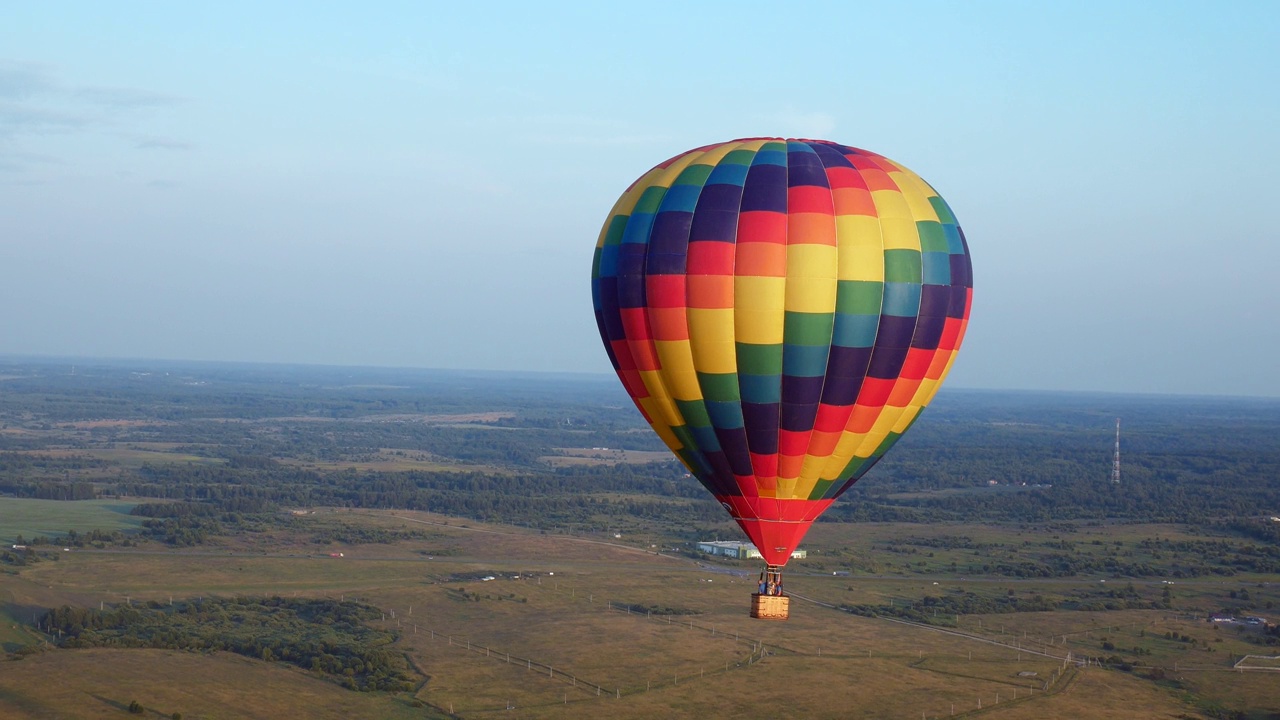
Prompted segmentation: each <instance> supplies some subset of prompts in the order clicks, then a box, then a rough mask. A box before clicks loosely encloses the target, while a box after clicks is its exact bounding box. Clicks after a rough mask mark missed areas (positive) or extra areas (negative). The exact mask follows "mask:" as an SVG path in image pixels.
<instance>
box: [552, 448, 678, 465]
mask: <svg viewBox="0 0 1280 720" xmlns="http://www.w3.org/2000/svg"><path fill="white" fill-rule="evenodd" d="M556 452H559V453H560V455H548V456H545V457H542V458H539V460H542V461H543V462H545V463H547V464H549V465H552V466H554V467H567V466H570V465H617V464H619V463H623V464H630V465H643V464H645V463H652V462H664V461H667V460H670V459H671V453H669V452H667V451H666V450H663V451H661V452H659V451H655V450H618V449H616V448H556Z"/></svg>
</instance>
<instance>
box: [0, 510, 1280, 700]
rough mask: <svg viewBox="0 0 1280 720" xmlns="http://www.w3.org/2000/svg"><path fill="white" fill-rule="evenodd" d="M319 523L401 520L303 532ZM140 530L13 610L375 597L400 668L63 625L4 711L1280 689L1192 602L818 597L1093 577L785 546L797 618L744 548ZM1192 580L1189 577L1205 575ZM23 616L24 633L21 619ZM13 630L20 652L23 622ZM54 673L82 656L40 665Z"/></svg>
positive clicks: (830, 540)
mask: <svg viewBox="0 0 1280 720" xmlns="http://www.w3.org/2000/svg"><path fill="white" fill-rule="evenodd" d="M300 528H301V529H300ZM325 528H330V529H333V528H339V529H343V530H345V531H346V532H347V533H348V534H351V532H352V530H353V529H355V528H365V529H369V530H378V531H382V532H391V531H395V532H400V533H414V535H413V536H412V537H411V538H409V539H399V540H396V541H393V542H388V543H342V542H327V543H324V544H318V543H316V542H314V540H313V538H314V537H315V535H316V533H317V532H322V531H324V530H325ZM821 530H822V532H820V533H817V537H815V539H814V540H815V541H814V542H813V543H811V544H810V547H811V548H812V552H813V553H814V557H819V558H821V557H825V556H829V555H832V554H835V553H836V552H837V550H838V549H839V548H842V547H844V546H845V543H849V542H854V543H858V542H864V543H865V542H871V543H872V544H873V545H874V544H875V543H877V542H888V541H891V540H893V539H895V538H901V537H903V536H912V537H916V536H921V535H927V534H929V533H936V532H939V530H938V529H937V528H928V527H919V526H917V527H911V526H905V525H901V524H884V525H872V526H868V527H854V526H824V527H822V528H821ZM841 530H843V532H841ZM992 533H993V534H992V535H991V536H989V537H990V538H992V539H994V538H996V537H998V536H1000V531H998V530H993V531H992ZM402 537H403V536H402ZM148 545H149V546H148ZM148 545H144V546H141V547H138V548H106V549H96V548H83V549H76V550H74V551H71V552H62V551H61V550H59V551H58V552H57V553H54V552H50V553H48V559H47V560H43V561H40V562H37V563H33V564H31V565H28V566H25V567H23V568H21V569H19V570H18V571H16V572H15V571H9V572H8V573H6V574H5V575H2V576H0V597H3V598H4V599H5V603H6V605H5V607H6V613H7V615H8V620H9V624H10V625H11V626H12V625H18V624H30V623H31V622H32V621H33V620H35V619H36V618H37V617H38V615H39V613H40V612H41V610H42V609H43V608H48V607H54V606H58V605H61V604H73V605H79V606H85V607H104V606H120V605H122V604H136V605H142V604H146V603H152V604H157V605H161V606H163V605H165V604H167V603H170V602H171V601H172V599H173V598H193V597H203V596H208V597H213V596H219V597H248V596H273V595H279V596H285V597H327V598H334V599H343V600H359V601H361V602H364V603H368V604H370V605H372V606H374V607H376V608H378V610H379V611H380V612H381V613H382V616H381V618H382V619H380V620H375V621H374V622H373V624H375V625H378V626H380V627H383V628H386V629H391V630H394V631H395V632H396V633H398V637H399V639H398V640H397V641H396V642H395V643H394V648H395V651H396V652H397V653H402V654H403V655H404V656H405V657H406V658H407V659H408V661H409V663H410V665H411V667H412V668H413V669H414V671H415V680H414V682H415V685H414V689H413V690H412V691H406V692H398V693H358V692H351V691H348V690H345V689H342V688H341V687H339V686H337V685H335V684H334V683H333V682H332V681H330V680H327V679H325V678H324V677H323V676H321V675H318V674H317V673H314V672H307V671H304V670H301V669H298V668H295V667H292V666H289V665H286V664H284V663H280V662H268V661H263V660H260V659H248V658H242V657H239V656H234V655H230V654H228V653H225V652H218V653H193V652H181V651H167V650H137V649H91V650H68V649H57V650H46V651H42V652H35V653H31V654H27V653H20V654H14V655H11V658H12V659H11V660H10V661H9V662H7V663H6V666H5V667H6V670H5V672H3V673H0V714H3V715H4V716H5V717H31V718H37V717H58V716H64V717H110V716H112V713H116V712H118V711H119V709H120V708H121V707H123V706H124V705H127V704H128V703H129V702H131V701H133V700H137V701H138V702H140V703H141V704H142V705H143V706H145V707H147V708H155V709H156V710H158V711H160V712H162V713H166V714H167V713H171V712H181V713H182V714H183V717H184V718H204V717H209V718H213V717H265V716H272V717H401V716H403V717H431V713H442V714H451V715H452V716H455V717H487V716H489V715H492V714H494V713H502V714H504V716H511V717H529V718H560V717H570V718H572V717H581V718H591V717H600V716H601V715H602V714H606V713H607V714H608V715H609V716H611V717H616V718H647V717H695V716H703V717H731V716H739V715H742V714H744V713H745V714H750V713H752V712H755V711H756V710H757V709H759V708H761V707H769V708H773V709H775V711H776V714H780V715H782V716H787V717H830V718H839V717H902V718H912V717H917V716H923V717H926V718H931V717H951V716H953V714H954V715H955V716H965V715H966V714H976V713H979V712H980V713H981V714H982V715H983V716H984V717H986V716H990V717H997V718H1006V717H1007V718H1020V717H1037V718H1077V717H1094V718H1104V717H1117V718H1119V717H1125V718H1169V717H1180V716H1186V717H1202V716H1203V715H1201V714H1200V713H1201V712H1203V710H1204V707H1205V704H1204V703H1205V702H1206V701H1207V702H1208V703H1209V704H1210V705H1215V706H1221V707H1225V708H1230V707H1233V706H1234V707H1247V708H1250V709H1251V710H1252V711H1263V710H1266V711H1267V712H1280V702H1278V700H1280V695H1276V694H1275V693H1274V690H1275V688H1276V687H1277V685H1276V683H1277V682H1280V676H1277V675H1276V674H1275V673H1261V672H1252V673H1241V672H1233V671H1232V668H1231V665H1232V660H1233V657H1234V656H1237V655H1238V654H1243V653H1244V651H1246V650H1247V648H1248V647H1249V645H1248V644H1247V643H1245V642H1244V641H1243V640H1241V639H1238V637H1236V636H1235V634H1234V633H1233V632H1232V631H1229V630H1222V629H1219V628H1216V627H1215V626H1213V625H1212V624H1209V623H1206V622H1205V620H1204V619H1203V618H1202V617H1201V618H1193V617H1192V616H1191V614H1186V613H1177V612H1169V611H1163V610H1158V611H1156V610H1115V611H1103V612H1079V611H1074V612H1073V611H1052V612H1026V613H1009V614H983V615H973V616H969V615H964V616H960V617H959V618H957V619H956V621H955V622H953V623H945V624H939V625H937V626H933V627H930V626H926V625H921V624H916V623H912V622H906V621H903V620H900V619H896V618H891V617H864V616H859V615H855V614H851V613H849V612H846V611H843V610H840V609H838V608H837V607H832V606H838V605H840V604H841V603H845V604H847V603H850V602H852V601H857V602H878V601H884V600H886V599H887V600H892V599H894V598H897V599H899V602H906V601H908V600H910V599H913V598H914V599H919V598H922V597H925V596H929V595H931V594H937V593H945V592H948V591H956V590H960V591H963V592H972V593H976V594H978V595H980V596H1000V595H1007V593H1008V592H1010V590H1011V589H1012V591H1013V592H1015V593H1037V592H1038V593H1045V592H1058V593H1063V592H1081V591H1090V592H1091V591H1093V590H1094V586H1096V585H1098V584H1099V583H1097V582H1096V581H1094V580H1089V581H1085V582H1084V583H1079V582H1074V583H1073V582H1058V583H1047V582H1039V583H1037V582H1028V583H1026V584H1025V587H1024V584H1023V583H1018V582H1003V581H995V580H992V579H990V578H974V579H966V580H959V579H958V578H951V579H948V580H931V579H927V577H928V576H926V579H922V578H912V577H902V576H888V575H879V576H877V575H870V574H853V575H834V576H833V575H832V574H831V572H830V571H820V570H817V569H816V568H814V567H810V566H808V565H806V563H804V562H800V561H797V562H794V563H793V564H792V565H791V566H789V568H790V572H789V574H788V589H789V591H790V592H791V593H792V594H793V596H794V599H793V612H792V619H791V620H789V621H787V622H784V623H772V622H765V621H755V620H751V619H749V618H748V617H747V616H746V608H747V604H748V601H749V593H750V592H751V590H752V587H753V585H754V577H753V572H754V567H753V566H752V565H751V564H750V563H745V562H742V563H739V562H736V561H729V562H726V563H714V562H710V561H709V560H697V559H694V558H690V557H685V556H679V555H677V556H672V555H670V554H659V553H658V552H657V551H656V549H654V548H649V547H638V546H636V545H633V544H629V543H628V542H627V541H626V539H617V538H612V537H609V538H604V539H601V538H596V537H565V536H558V535H554V534H546V533H541V532H536V531H530V530H525V529H520V528H513V527H510V526H501V525H486V524H483V523H477V522H474V521H468V520H461V519H458V518H450V517H444V516H438V515H431V514H426V513H410V512H404V511H396V512H383V511H379V512H370V511H349V510H336V511H326V510H320V511H317V512H315V513H314V514H312V515H308V516H306V522H305V524H303V525H301V526H296V527H295V528H294V529H293V530H287V531H286V530H272V531H270V532H267V533H264V534H262V535H261V536H253V535H250V536H246V537H238V538H230V539H227V540H225V541H219V542H218V543H216V544H206V545H204V546H201V547H199V548H195V549H187V550H173V549H167V548H161V547H158V546H154V544H148ZM338 553H340V554H341V557H336V556H335V555H337V554H338ZM935 583H937V584H936V585H935ZM1078 585H1086V587H1085V588H1084V589H1083V590H1081V588H1079V587H1077V586H1078ZM1188 587H1189V588H1192V587H1193V588H1195V590H1190V589H1189V590H1188V591H1187V592H1188V594H1190V595H1198V594H1204V593H1210V592H1212V591H1213V590H1214V588H1213V587H1212V586H1199V585H1194V584H1192V585H1190V586H1188ZM1151 590H1153V591H1155V588H1154V587H1153V588H1151ZM1262 591H1263V592H1267V593H1274V592H1275V590H1274V588H1273V587H1272V586H1270V585H1268V586H1267V587H1266V588H1264V589H1263V590H1262ZM1180 592H1181V590H1180ZM802 598H810V599H812V602H810V601H806V600H804V599H802ZM24 632H25V633H26V635H24V636H23V637H26V638H27V641H28V642H30V641H31V640H33V639H34V638H35V637H36V633H35V632H33V631H30V630H26V631H24ZM1168 633H1174V634H1176V635H1178V636H1179V637H1181V636H1183V635H1186V636H1189V637H1191V638H1193V640H1192V641H1191V642H1187V641H1184V640H1181V639H1179V640H1170V639H1167V637H1166V635H1167V634H1168ZM9 642H10V643H11V645H10V646H8V647H7V648H6V649H9V650H10V651H11V652H13V651H14V650H16V649H17V647H16V646H17V644H19V642H20V638H17V637H13V636H11V639H10V640H9ZM1104 642H1108V643H1111V644H1112V645H1113V646H1115V647H1122V648H1126V649H1128V648H1130V647H1131V646H1134V647H1137V646H1141V647H1146V648H1150V652H1151V654H1150V655H1149V656H1146V655H1143V656H1142V657H1150V660H1149V663H1150V667H1152V668H1155V667H1159V668H1164V670H1162V672H1163V673H1164V675H1163V677H1161V678H1159V679H1152V678H1151V677H1150V676H1151V675H1152V671H1151V670H1150V669H1144V668H1133V669H1130V670H1127V671H1126V670H1120V669H1114V668H1103V667H1094V666H1087V667H1082V666H1080V665H1079V664H1078V661H1079V660H1080V659H1082V658H1085V657H1098V656H1101V655H1102V654H1103V652H1102V647H1103V646H1102V643H1104ZM1206 646H1207V648H1208V649H1202V648H1205V647H1206ZM1068 657H1071V658H1072V661H1067V658H1068ZM1175 666H1176V669H1175ZM56 676H63V677H75V678H77V679H76V680H75V681H74V682H73V683H69V684H68V683H49V682H47V681H46V682H39V681H36V680H35V679H36V678H46V679H47V678H49V677H56ZM166 678H169V679H167V680H166ZM1196 698H1200V700H1196ZM1197 703H1200V704H1197ZM318 707H324V708H326V710H325V712H328V713H330V714H328V715H325V714H318V713H317V711H316V708H318ZM1138 708H1141V709H1138ZM1258 717H1264V715H1259V716H1258Z"/></svg>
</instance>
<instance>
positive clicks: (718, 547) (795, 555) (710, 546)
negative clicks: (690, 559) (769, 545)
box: [698, 540, 809, 560]
mask: <svg viewBox="0 0 1280 720" xmlns="http://www.w3.org/2000/svg"><path fill="white" fill-rule="evenodd" d="M698 552H704V553H706V554H708V555H722V556H724V557H731V558H738V559H740V560H743V559H746V560H749V559H751V558H758V557H761V555H760V551H759V550H757V549H756V546H755V545H752V544H751V543H749V542H736V541H733V540H714V541H711V542H700V543H698ZM808 555H809V553H808V551H805V550H792V551H791V558H792V559H793V560H800V559H803V558H805V557H808Z"/></svg>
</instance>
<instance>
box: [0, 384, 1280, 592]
mask: <svg viewBox="0 0 1280 720" xmlns="http://www.w3.org/2000/svg"><path fill="white" fill-rule="evenodd" d="M0 375H3V377H4V379H3V380H0V495H8V496H13V497H26V498H46V499H60V500H67V501H75V500H81V499H92V498H107V497H129V498H137V499H139V500H140V502H139V505H138V507H137V508H135V512H136V513H138V514H140V515H142V516H145V517H146V518H147V520H146V522H145V524H144V528H143V530H142V532H143V534H144V535H146V536H148V537H150V538H152V539H157V540H160V541H163V542H167V543H171V544H178V545H189V544H198V543H200V542H203V541H204V540H205V539H207V537H209V536H210V535H216V534H218V533H225V532H235V531H239V530H243V529H245V528H247V527H252V526H254V525H255V524H261V523H263V522H280V519H279V515H280V510H281V509H284V508H298V507H317V506H329V507H352V508H397V509H416V510H430V511H434V512H439V513H444V514H448V515H455V516H460V517H469V518H475V519H477V520H487V521H495V522H503V523H509V524H516V525H523V526H528V527H534V528H542V529H559V530H569V531H575V532H604V531H608V530H611V529H616V528H618V527H621V526H628V527H637V526H640V525H641V524H644V523H651V524H654V525H659V526H663V527H665V528H669V529H672V531H673V532H677V533H680V534H682V535H683V536H685V537H686V538H687V539H694V538H696V537H698V536H699V535H701V534H704V533H705V532H707V531H708V530H709V529H712V528H717V527H721V526H722V525H723V522H724V515H723V512H722V510H721V509H720V508H719V506H718V505H717V504H716V503H715V502H714V501H713V500H711V499H710V497H709V495H708V494H707V493H706V492H705V491H704V490H703V489H702V488H701V487H700V486H699V484H698V482H697V480H696V479H694V478H692V477H690V476H689V475H688V473H687V472H686V470H685V468H683V467H682V466H681V465H679V464H678V463H677V462H675V461H674V460H671V459H666V456H665V455H664V454H660V453H661V452H663V451H665V448H663V446H662V445H661V444H660V442H659V441H658V440H657V438H656V437H655V436H654V434H653V433H652V432H650V431H649V430H648V429H647V426H645V425H644V423H643V420H642V418H641V417H640V415H639V413H638V412H637V411H636V410H635V408H634V406H632V405H631V403H630V401H629V400H628V399H627V398H626V396H625V395H624V394H623V393H622V391H621V389H620V387H618V383H617V382H616V380H615V379H613V378H612V377H603V376H585V375H584V376H568V375H564V376H557V375H512V374H497V373H466V372H446V371H426V370H397V369H375V368H324V367H291V366H255V365H232V364H190V363H188V364H178V363H162V362H151V363H142V362H124V361H120V362H107V361H100V362H96V363H94V362H88V361H80V362H77V363H76V364H71V363H70V362H64V363H57V362H52V361H47V362H42V363H33V362H30V361H19V360H12V359H11V360H8V361H7V362H5V363H0ZM1116 418H1122V423H1123V434H1122V439H1121V443H1122V479H1121V482H1120V483H1118V484H1116V483H1112V482H1111V481H1110V475H1111V464H1112V449H1113V442H1114V427H1115V426H1114V423H1115V419H1116ZM1277 429H1280V401H1275V400H1266V399H1251V398H1211V397H1167V396H1139V395H1134V396H1124V395H1101V394H1098V395H1092V394H1080V393H1027V392H995V391H973V390H956V391H944V392H943V393H942V394H941V395H939V397H938V398H937V399H936V400H935V402H934V403H933V405H931V406H930V407H929V408H928V409H927V410H926V411H925V412H924V414H923V415H922V419H921V420H920V421H919V422H917V423H916V425H915V426H914V427H913V428H912V431H911V432H910V433H908V434H907V435H906V436H905V437H904V438H903V439H902V441H901V442H899V443H898V445H897V446H895V448H894V449H893V451H892V452H890V453H889V454H888V456H887V457H886V458H885V459H884V460H883V461H882V462H880V463H879V465H877V466H876V467H875V468H873V469H872V470H871V472H870V473H869V474H868V475H867V476H866V477H864V478H863V479H862V480H861V481H860V482H859V483H858V484H857V485H855V486H854V487H853V488H852V489H851V490H850V491H849V492H848V493H846V494H845V496H844V497H843V498H842V499H841V500H840V501H839V502H837V503H836V504H835V505H834V506H833V507H832V508H831V509H830V510H829V511H828V512H827V513H826V515H825V516H824V517H823V520H824V521H827V522H870V521H879V522H902V521H906V522H940V521H949V522H955V521H964V522H994V523H1024V524H1029V525H1034V526H1040V527H1045V528H1055V527H1057V528H1066V529H1067V530H1068V531H1069V529H1070V528H1069V525H1070V523H1072V522H1130V523H1178V524H1185V525H1189V526H1193V527H1198V528H1203V529H1205V530H1206V531H1212V532H1214V533H1218V534H1224V535H1226V536H1229V537H1232V538H1236V540H1235V542H1237V544H1239V543H1245V544H1244V545H1239V547H1236V548H1234V549H1233V550H1232V551H1231V553H1230V554H1231V556H1232V557H1231V559H1230V561H1229V564H1233V565H1235V566H1237V568H1238V569H1252V570H1253V571H1256V572H1275V568H1276V565H1277V562H1278V561H1277V558H1276V557H1275V555H1274V554H1269V553H1267V552H1264V551H1261V550H1257V549H1255V545H1252V544H1249V543H1264V544H1265V543H1269V544H1271V545H1272V546H1273V547H1274V544H1275V543H1276V541H1277V540H1280V523H1276V522H1273V521H1271V520H1270V518H1271V516H1273V515H1277V514H1280V482H1277V478H1278V477H1280V432H1277ZM1073 563H1074V561H1073V560H1072V554H1071V553H1069V552H1062V553H1060V557H1056V558H1054V557H1046V558H1041V559H1040V560H1038V561H1036V562H1032V563H1026V564H1024V566H1022V567H999V568H996V569H995V570H994V572H1004V573H1009V574H1028V575H1040V576H1044V575H1049V576H1052V575H1058V574H1064V573H1065V574H1071V573H1076V572H1082V571H1085V570H1087V569H1091V568H1085V567H1083V566H1077V565H1076V564H1073ZM1125 571H1126V572H1129V573H1131V574H1135V575H1141V574H1142V572H1143V571H1142V568H1141V567H1140V566H1136V565H1132V564H1131V566H1129V567H1126V568H1125ZM1188 572H1199V571H1194V570H1188Z"/></svg>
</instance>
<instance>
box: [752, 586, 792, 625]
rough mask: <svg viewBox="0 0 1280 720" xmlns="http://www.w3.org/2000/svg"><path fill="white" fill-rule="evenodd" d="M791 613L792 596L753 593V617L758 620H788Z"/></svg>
mask: <svg viewBox="0 0 1280 720" xmlns="http://www.w3.org/2000/svg"><path fill="white" fill-rule="evenodd" d="M790 614H791V598H789V597H787V596H786V595H764V594H761V593H751V617H753V618H756V619H757V620H786V619H787V617H789V616H790Z"/></svg>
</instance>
